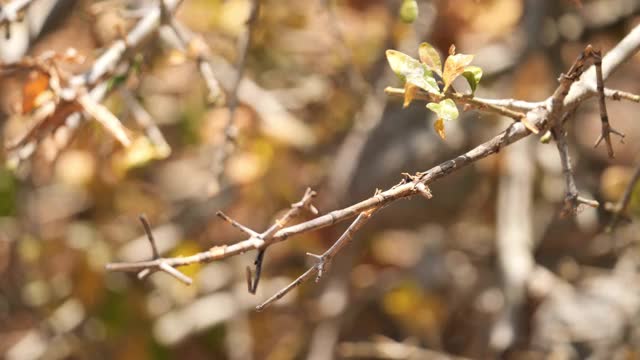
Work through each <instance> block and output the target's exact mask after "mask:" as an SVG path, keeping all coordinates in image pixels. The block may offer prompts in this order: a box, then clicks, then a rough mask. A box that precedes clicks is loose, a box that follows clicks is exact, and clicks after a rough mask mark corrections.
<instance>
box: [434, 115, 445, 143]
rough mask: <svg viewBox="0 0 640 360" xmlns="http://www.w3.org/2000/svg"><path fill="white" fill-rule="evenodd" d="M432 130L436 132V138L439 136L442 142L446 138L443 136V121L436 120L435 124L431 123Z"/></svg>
mask: <svg viewBox="0 0 640 360" xmlns="http://www.w3.org/2000/svg"><path fill="white" fill-rule="evenodd" d="M433 129H434V130H435V131H436V133H437V134H438V136H440V138H441V139H442V140H444V139H445V138H446V136H445V134H444V121H443V120H442V119H438V120H436V122H434V123H433Z"/></svg>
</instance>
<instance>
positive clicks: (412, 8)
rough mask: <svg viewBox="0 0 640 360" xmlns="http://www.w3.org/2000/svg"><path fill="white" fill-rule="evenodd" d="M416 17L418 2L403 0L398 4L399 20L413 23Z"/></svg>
mask: <svg viewBox="0 0 640 360" xmlns="http://www.w3.org/2000/svg"><path fill="white" fill-rule="evenodd" d="M417 17H418V2H417V1H416V0H403V1H402V5H400V20H402V21H403V22H405V23H407V24H411V23H413V22H414V21H415V20H416V18H417Z"/></svg>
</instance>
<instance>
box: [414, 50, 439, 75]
mask: <svg viewBox="0 0 640 360" xmlns="http://www.w3.org/2000/svg"><path fill="white" fill-rule="evenodd" d="M418 52H419V54H420V61H422V63H424V64H425V65H427V68H429V70H431V71H434V72H435V73H436V74H438V75H440V77H442V60H440V54H439V53H438V50H436V49H435V48H434V47H433V46H431V44H429V43H426V42H423V43H422V44H420V48H419V49H418Z"/></svg>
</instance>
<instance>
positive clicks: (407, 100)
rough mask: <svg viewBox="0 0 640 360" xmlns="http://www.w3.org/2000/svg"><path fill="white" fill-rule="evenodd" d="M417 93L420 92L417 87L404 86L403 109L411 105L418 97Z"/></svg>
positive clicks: (411, 85)
mask: <svg viewBox="0 0 640 360" xmlns="http://www.w3.org/2000/svg"><path fill="white" fill-rule="evenodd" d="M416 92H418V87H417V86H415V85H413V84H411V83H405V84H404V103H403V104H402V107H405V108H406V107H407V106H409V105H410V104H411V101H413V99H414V98H415V97H416Z"/></svg>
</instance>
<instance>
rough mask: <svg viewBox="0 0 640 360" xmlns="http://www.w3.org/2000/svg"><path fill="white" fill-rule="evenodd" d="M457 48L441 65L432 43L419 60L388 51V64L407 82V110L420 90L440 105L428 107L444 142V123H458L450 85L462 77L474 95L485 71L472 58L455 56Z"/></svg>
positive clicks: (422, 47)
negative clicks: (433, 115) (455, 121)
mask: <svg viewBox="0 0 640 360" xmlns="http://www.w3.org/2000/svg"><path fill="white" fill-rule="evenodd" d="M455 52H456V49H455V46H453V45H452V46H451V48H450V49H449V56H447V58H446V59H445V61H444V66H443V65H442V59H441V58H440V54H439V53H438V51H437V50H436V49H435V48H434V47H433V46H432V45H431V44H429V43H426V42H424V43H422V44H420V48H419V49H418V54H419V58H420V60H416V59H414V58H412V57H411V56H409V55H407V54H404V53H402V52H400V51H397V50H387V52H386V55H387V61H388V62H389V66H390V67H391V69H392V70H393V72H394V73H396V75H397V76H398V77H399V78H400V80H402V81H403V82H404V90H405V92H404V104H403V106H404V107H407V106H409V104H410V103H411V101H412V100H413V99H414V97H415V95H416V92H417V91H418V89H422V90H424V91H426V92H428V93H429V94H431V95H436V96H435V97H434V98H437V99H442V100H440V101H439V102H430V103H428V104H427V108H428V109H429V110H431V111H433V112H435V113H436V115H437V116H438V119H437V120H436V122H435V123H434V124H433V127H434V129H435V130H436V132H437V133H438V135H439V136H440V137H441V138H442V139H444V138H445V132H444V121H445V120H447V121H453V120H456V119H457V118H458V116H459V112H458V108H457V106H456V104H455V102H454V101H453V100H452V99H449V98H447V94H449V93H450V92H451V91H453V88H452V87H451V84H452V83H453V81H454V80H455V79H456V78H458V77H459V76H461V75H462V76H463V77H464V78H465V79H466V80H467V83H469V87H470V88H471V94H472V95H473V94H474V93H475V91H476V89H477V88H478V84H479V83H480V79H481V78H482V69H481V68H479V67H477V66H470V65H469V64H471V61H472V60H473V55H466V54H456V53H455Z"/></svg>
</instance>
